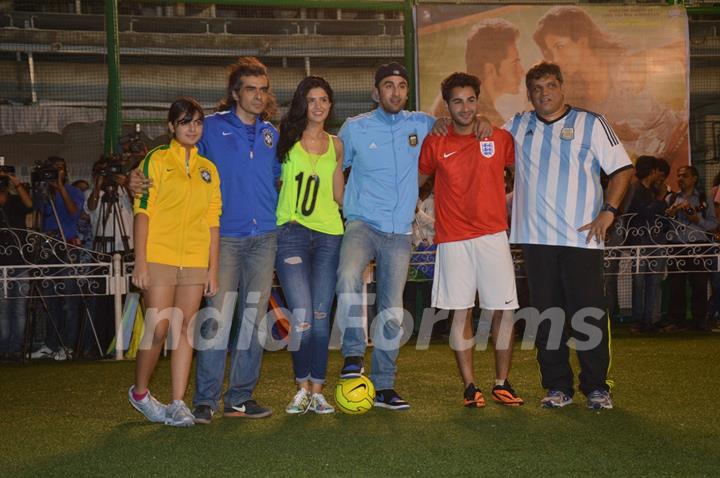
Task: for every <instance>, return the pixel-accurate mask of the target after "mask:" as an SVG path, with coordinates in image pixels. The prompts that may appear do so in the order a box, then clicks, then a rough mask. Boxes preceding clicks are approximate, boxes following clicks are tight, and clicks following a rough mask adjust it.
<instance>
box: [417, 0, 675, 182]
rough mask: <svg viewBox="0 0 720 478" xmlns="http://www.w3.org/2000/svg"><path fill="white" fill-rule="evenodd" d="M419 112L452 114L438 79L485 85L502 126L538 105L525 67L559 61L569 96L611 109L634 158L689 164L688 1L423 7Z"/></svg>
mask: <svg viewBox="0 0 720 478" xmlns="http://www.w3.org/2000/svg"><path fill="white" fill-rule="evenodd" d="M417 22H418V60H419V65H418V73H419V90H418V92H419V96H420V98H419V99H420V103H419V104H420V108H421V109H422V110H423V111H427V112H429V113H431V114H435V115H443V114H444V112H446V109H445V105H444V103H443V101H442V98H440V95H439V91H440V82H441V81H442V79H443V78H444V77H445V76H447V75H448V74H450V73H452V72H454V71H466V72H468V73H471V74H474V75H476V76H478V77H479V78H480V79H481V81H482V86H481V98H480V105H481V106H480V110H481V113H482V114H484V115H485V116H486V117H488V118H489V119H490V121H492V122H493V123H494V124H496V125H498V126H501V125H502V124H504V123H505V121H507V120H508V119H510V118H511V117H512V115H513V114H514V113H515V112H518V111H524V110H529V109H532V106H531V105H530V104H529V102H528V100H527V94H526V89H525V72H526V71H527V70H528V68H530V67H531V66H532V65H534V64H535V63H537V62H539V61H541V60H543V59H544V60H548V61H553V62H555V63H557V64H559V65H560V68H561V70H562V72H563V75H564V80H565V84H564V87H565V88H564V89H565V98H566V102H567V103H568V104H570V105H573V106H577V107H580V108H585V109H588V110H591V111H595V112H597V113H601V114H603V115H605V117H606V118H607V119H608V120H609V122H610V123H611V125H612V127H613V128H614V130H615V132H616V134H617V136H618V137H619V138H620V139H621V140H622V143H623V144H624V146H625V148H626V149H627V151H628V153H629V154H630V155H631V157H633V158H636V157H637V156H640V155H643V154H649V155H654V156H658V157H662V158H665V159H667V160H668V161H669V162H670V163H671V165H672V172H671V176H670V177H671V178H672V179H673V180H674V179H675V171H676V170H677V168H678V167H679V166H682V165H684V164H688V160H689V144H688V62H689V58H688V22H687V15H686V12H685V9H684V8H682V7H672V6H670V7H664V6H659V7H657V6H653V7H648V6H630V7H627V6H583V7H577V6H569V5H563V6H546V5H543V6H538V5H510V6H498V5H468V4H465V5H427V4H425V5H420V6H418V10H417Z"/></svg>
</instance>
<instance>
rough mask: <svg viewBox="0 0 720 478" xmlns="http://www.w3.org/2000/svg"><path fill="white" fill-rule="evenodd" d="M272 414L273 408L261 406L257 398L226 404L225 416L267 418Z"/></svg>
mask: <svg viewBox="0 0 720 478" xmlns="http://www.w3.org/2000/svg"><path fill="white" fill-rule="evenodd" d="M270 415H272V410H270V409H269V408H267V407H261V406H260V405H258V403H257V402H256V401H255V400H246V401H244V402H242V403H241V404H239V405H230V406H227V405H226V406H225V409H224V410H223V416H226V417H242V418H265V417H269V416H270Z"/></svg>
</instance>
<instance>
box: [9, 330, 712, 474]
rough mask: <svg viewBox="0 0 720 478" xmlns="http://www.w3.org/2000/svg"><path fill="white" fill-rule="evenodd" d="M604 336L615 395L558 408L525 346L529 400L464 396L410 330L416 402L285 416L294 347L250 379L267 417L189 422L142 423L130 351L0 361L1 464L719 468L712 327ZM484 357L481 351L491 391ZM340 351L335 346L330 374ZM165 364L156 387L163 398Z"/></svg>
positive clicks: (170, 469)
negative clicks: (466, 403)
mask: <svg viewBox="0 0 720 478" xmlns="http://www.w3.org/2000/svg"><path fill="white" fill-rule="evenodd" d="M613 344H614V354H613V369H612V371H611V376H612V378H613V379H614V380H615V382H616V387H615V389H614V390H613V393H614V398H615V405H616V408H615V409H614V410H609V411H602V412H594V411H591V410H587V409H586V408H585V406H584V397H582V396H581V395H579V394H578V395H576V403H575V404H573V405H571V406H569V407H566V408H565V409H562V410H543V409H540V408H539V406H538V401H539V399H540V398H541V396H542V390H541V388H540V385H539V378H538V373H537V366H536V362H535V358H534V352H533V351H531V350H519V349H516V352H515V360H514V364H513V371H512V374H511V379H512V382H513V385H514V387H515V389H516V390H517V391H518V392H519V393H520V394H521V395H522V396H523V397H524V398H525V400H526V405H525V406H524V407H522V408H503V407H501V406H499V405H496V404H495V403H492V402H490V403H488V406H487V407H486V408H485V409H480V410H469V409H465V408H463V407H462V406H461V405H460V404H461V394H462V387H461V384H460V381H459V378H458V375H457V372H456V370H455V363H454V360H453V357H452V354H451V351H450V349H449V348H448V347H447V346H445V345H437V344H436V345H433V346H431V347H430V349H429V350H427V351H418V350H415V349H414V347H413V346H412V345H410V346H406V347H404V348H403V349H402V351H401V353H400V359H399V374H398V379H397V383H396V385H397V389H398V390H399V391H400V392H401V394H402V395H403V396H404V397H405V398H406V399H408V401H410V403H411V405H412V408H411V409H410V410H409V411H406V412H392V411H387V410H373V411H371V412H369V413H368V414H366V415H360V416H348V415H342V414H340V413H336V414H334V415H327V416H318V415H313V414H307V415H304V416H288V415H286V414H285V413H284V411H283V410H284V407H285V405H286V403H287V402H288V401H289V399H290V398H291V396H292V394H293V384H292V372H291V366H290V356H289V354H288V353H286V352H275V353H266V354H265V360H264V364H263V370H262V378H261V381H260V384H259V385H258V387H257V390H256V398H257V399H258V401H259V402H260V403H261V404H266V405H269V406H271V407H273V410H274V411H275V415H274V416H273V417H271V418H269V419H266V420H247V419H231V418H226V419H223V418H219V417H217V416H216V419H215V420H214V421H213V423H212V424H211V425H209V426H195V427H193V428H189V429H175V428H171V427H167V426H163V425H157V424H151V423H148V422H145V421H144V420H143V418H142V417H141V416H140V415H139V414H138V413H137V412H135V411H134V410H133V409H132V408H131V407H130V405H129V404H128V403H127V399H126V393H127V388H128V386H129V385H130V383H131V381H132V377H133V367H134V363H133V362H75V363H54V362H34V363H32V364H29V365H24V366H22V365H1V366H0V387H1V388H0V390H1V391H2V393H1V395H2V399H3V400H2V403H4V404H5V407H4V410H3V412H2V414H0V417H1V418H0V476H8V477H10V476H12V477H16V476H17V477H19V476H33V477H35V476H41V477H50V476H63V477H65V476H102V477H115V476H173V477H180V476H229V475H233V476H257V475H259V476H265V475H281V474H282V475H287V476H313V475H321V476H324V475H345V476H351V475H352V476H408V475H419V476H432V475H442V476H446V475H461V476H487V475H491V474H492V475H495V476H503V477H521V476H551V475H554V476H580V475H586V476H610V475H612V476H631V475H632V476H677V475H683V476H718V473H719V472H720V462H719V460H718V457H719V456H720V453H719V452H718V449H719V447H720V440H719V439H720V431H719V430H720V425H719V424H718V412H717V406H716V403H717V397H718V394H719V393H720V374H719V373H718V370H719V367H718V360H719V358H720V354H719V353H718V352H720V336H719V335H718V334H715V335H676V336H667V337H666V336H656V337H630V336H627V335H626V336H624V337H623V336H620V337H616V338H615V339H614V342H613ZM491 360H492V354H491V352H490V351H487V352H478V353H476V367H475V369H476V377H477V382H478V385H479V386H480V387H481V388H483V389H484V390H489V388H490V384H491V379H492V368H491V367H492V361H491ZM340 362H341V359H340V355H339V353H338V352H332V353H331V356H330V366H329V371H328V374H329V376H330V377H333V378H332V379H331V380H330V384H331V385H332V384H334V377H335V376H337V374H338V372H339V368H340ZM575 363H576V362H575ZM168 366H169V361H167V360H164V361H162V362H161V363H160V365H159V367H158V370H157V372H156V377H155V379H154V382H153V384H152V387H151V388H152V390H153V392H154V393H155V394H156V395H157V396H158V397H159V398H160V399H164V400H167V399H168V392H169V371H168ZM190 390H192V383H191V388H190ZM191 393H192V392H189V393H188V398H189V397H190V396H191ZM326 395H332V388H330V389H329V392H328V393H327V394H326ZM486 395H487V393H486ZM328 398H330V397H328ZM488 398H489V397H488ZM492 475H491V476H492Z"/></svg>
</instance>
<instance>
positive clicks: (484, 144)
mask: <svg viewBox="0 0 720 478" xmlns="http://www.w3.org/2000/svg"><path fill="white" fill-rule="evenodd" d="M480 152H481V153H482V155H483V156H485V157H486V158H492V157H493V156H495V141H480Z"/></svg>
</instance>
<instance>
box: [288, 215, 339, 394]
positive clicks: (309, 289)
mask: <svg viewBox="0 0 720 478" xmlns="http://www.w3.org/2000/svg"><path fill="white" fill-rule="evenodd" d="M341 242H342V235H337V236H334V235H330V234H324V233H322V232H317V231H313V230H311V229H308V228H306V227H305V226H302V225H300V224H297V223H288V224H285V225H284V226H282V227H281V228H280V230H279V231H278V253H277V260H276V263H275V269H276V270H277V273H278V278H279V279H280V285H281V286H282V290H283V294H284V295H285V300H286V301H287V308H288V310H289V311H290V312H291V314H290V323H291V327H290V342H289V346H288V349H289V350H290V351H291V352H292V359H293V371H294V372H295V380H296V381H298V382H305V381H308V380H309V381H310V382H313V383H325V372H326V370H327V360H328V343H329V341H330V318H329V312H330V308H331V307H332V303H333V297H334V296H335V283H336V281H337V276H336V271H337V267H338V260H339V258H340V243H341Z"/></svg>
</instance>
